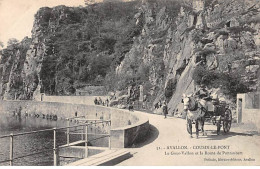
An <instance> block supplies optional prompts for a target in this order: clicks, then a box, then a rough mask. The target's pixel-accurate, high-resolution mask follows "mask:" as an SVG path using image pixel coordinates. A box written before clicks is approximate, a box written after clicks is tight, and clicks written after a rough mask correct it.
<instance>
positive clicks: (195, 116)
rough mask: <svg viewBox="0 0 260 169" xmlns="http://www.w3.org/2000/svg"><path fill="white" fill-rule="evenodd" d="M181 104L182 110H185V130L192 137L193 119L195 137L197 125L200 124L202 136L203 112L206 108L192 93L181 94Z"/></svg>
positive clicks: (197, 133) (197, 130) (197, 135)
mask: <svg viewBox="0 0 260 169" xmlns="http://www.w3.org/2000/svg"><path fill="white" fill-rule="evenodd" d="M182 101H183V105H184V111H186V112H187V116H186V119H187V131H188V133H189V134H190V137H191V138H192V122H193V121H195V128H196V138H198V137H199V125H200V126H201V131H202V134H203V136H204V135H205V133H204V122H205V113H206V111H207V110H206V109H205V107H204V106H203V104H202V103H201V102H199V101H197V100H196V99H195V98H194V96H193V95H189V96H186V95H185V94H184V95H183V100H182Z"/></svg>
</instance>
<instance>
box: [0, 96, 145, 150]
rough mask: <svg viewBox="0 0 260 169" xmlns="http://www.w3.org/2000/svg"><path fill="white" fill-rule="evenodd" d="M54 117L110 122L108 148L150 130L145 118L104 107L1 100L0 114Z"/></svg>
mask: <svg viewBox="0 0 260 169" xmlns="http://www.w3.org/2000/svg"><path fill="white" fill-rule="evenodd" d="M18 111H21V114H22V115H23V114H25V113H28V114H31V115H35V114H37V115H39V116H40V117H41V116H43V114H44V115H45V116H46V115H52V116H53V115H56V116H57V118H58V120H59V119H65V118H71V117H75V112H77V116H85V117H86V118H87V119H103V120H109V119H111V147H113V148H124V147H128V146H131V145H132V144H133V143H134V142H135V141H137V140H139V139H142V137H144V135H146V133H147V131H148V129H149V121H148V118H146V117H144V116H143V115H142V114H140V113H138V112H129V111H128V110H123V109H115V108H111V107H104V106H94V105H84V104H70V103H57V102H38V101H0V114H1V113H13V112H18Z"/></svg>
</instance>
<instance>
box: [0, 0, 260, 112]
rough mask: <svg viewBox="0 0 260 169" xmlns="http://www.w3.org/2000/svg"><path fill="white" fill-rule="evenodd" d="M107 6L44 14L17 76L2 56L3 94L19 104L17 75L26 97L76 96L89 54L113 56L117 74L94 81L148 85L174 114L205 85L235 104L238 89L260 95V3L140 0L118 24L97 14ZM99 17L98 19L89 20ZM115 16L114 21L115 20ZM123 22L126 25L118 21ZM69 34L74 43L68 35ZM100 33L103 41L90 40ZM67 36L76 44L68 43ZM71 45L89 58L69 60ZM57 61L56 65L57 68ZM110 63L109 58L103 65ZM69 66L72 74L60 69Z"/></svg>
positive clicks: (149, 96) (123, 86)
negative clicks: (189, 95)
mask: <svg viewBox="0 0 260 169" xmlns="http://www.w3.org/2000/svg"><path fill="white" fill-rule="evenodd" d="M116 3H119V2H116ZM116 3H115V4H113V5H115V6H116ZM125 3H126V2H125ZM109 7H110V9H113V7H112V8H111V5H110V6H109V4H108V5H107V4H106V6H105V7H102V5H101V8H99V6H98V7H96V6H95V5H94V6H92V7H91V8H88V9H87V10H86V11H85V10H84V9H80V10H81V11H82V12H83V13H84V12H85V14H83V13H81V14H80V17H78V15H76V14H78V13H77V12H76V14H75V12H74V16H75V17H73V16H72V14H73V9H72V8H69V9H68V8H66V7H64V6H60V7H55V8H53V9H51V8H42V9H41V10H39V11H38V13H37V14H36V16H35V22H34V27H33V30H32V39H31V40H30V43H28V46H26V47H27V52H26V55H23V56H20V55H21V54H20V53H19V52H18V51H17V52H14V53H12V57H13V58H14V57H15V58H16V60H17V61H18V60H20V62H21V63H23V66H21V68H20V69H19V71H18V72H15V71H12V70H16V69H17V68H16V67H15V65H16V64H12V63H15V62H13V61H8V59H7V57H5V59H1V65H2V66H1V67H0V70H1V77H2V80H1V82H0V83H1V92H2V96H4V97H5V98H7V99H10V98H11V99H14V93H17V91H15V92H14V91H13V87H12V85H10V84H12V79H14V77H15V74H17V75H19V74H20V77H21V79H22V80H21V81H23V84H24V85H23V88H22V89H19V91H20V93H25V95H26V96H23V97H26V98H29V99H33V98H34V97H36V95H37V93H40V92H45V93H46V92H47V93H49V94H57V93H59V92H60V93H63V94H64V93H67V94H73V89H72V88H73V87H75V84H76V82H82V81H84V78H85V77H90V76H91V74H88V71H89V70H91V69H93V67H95V65H97V64H96V62H91V63H90V64H89V63H88V62H87V61H86V60H88V59H86V60H84V57H85V56H86V55H93V56H95V57H103V56H105V57H106V58H110V59H111V58H112V59H111V60H110V61H109V65H108V67H110V68H111V69H109V71H108V69H106V71H105V73H100V74H99V76H98V75H96V77H95V78H93V77H92V79H93V80H95V81H97V82H100V81H102V82H103V79H102V78H104V79H105V80H104V84H103V85H105V86H106V85H107V88H109V89H110V90H113V91H116V90H121V91H127V89H128V87H129V86H133V87H137V86H139V85H142V86H143V87H144V89H143V92H144V95H145V98H146V99H145V101H146V102H148V103H150V106H151V107H153V105H154V104H155V103H157V102H158V101H159V100H166V101H167V102H168V104H169V108H170V110H169V112H170V113H174V112H176V110H177V109H179V107H181V106H180V101H181V99H182V94H183V93H186V94H187V93H191V92H194V90H195V89H196V85H197V84H199V83H204V84H206V85H207V86H208V87H209V88H218V89H220V90H221V92H222V93H223V95H226V97H227V98H229V99H231V100H232V98H234V96H235V94H236V93H238V92H248V91H256V90H257V89H258V90H259V87H258V86H259V77H260V76H259V70H260V69H259V64H260V48H259V47H260V46H259V45H260V39H259V31H260V29H259V28H260V20H259V18H260V12H259V10H260V9H259V8H260V5H259V2H258V1H257V0H250V1H242V0H241V1H240V0H237V1H232V0H227V1H226V0H225V1H224V0H215V1H209V0H206V1H202V0H196V1H191V0H185V1H183V2H181V1H174V0H166V1H159V0H142V1H141V2H138V3H134V5H132V6H131V7H129V8H127V10H126V9H125V10H124V16H123V15H122V16H121V15H119V16H116V19H115V16H114V15H109V16H111V17H110V18H109V17H107V18H106V17H105V16H107V15H104V16H102V17H100V14H98V12H95V11H98V10H99V13H100V11H102V10H107V8H109ZM114 9H119V8H116V7H114ZM93 11H94V12H93ZM107 11H109V10H107ZM110 11H111V10H110ZM113 12H114V13H116V12H118V11H116V10H115V11H113ZM94 14H95V17H96V16H98V17H97V18H96V19H93V18H92V20H90V19H89V18H91V17H92V16H93V15H94ZM123 17H125V18H123ZM77 18H80V19H77ZM113 19H114V20H116V21H113V22H111V20H113ZM124 19H125V20H126V22H121V21H120V20H124ZM92 23H93V24H94V25H95V24H96V25H97V27H95V28H96V29H92V28H93V26H91V24H92ZM97 23H98V24H97ZM126 23H130V24H129V25H126ZM68 25H70V27H68ZM86 25H90V26H86ZM71 27H75V29H74V30H72V29H71ZM121 27H122V30H123V31H122V30H121ZM64 28H66V29H64ZM115 28H116V29H115ZM61 30H62V31H63V32H62V31H61ZM64 32H66V33H67V34H71V35H72V36H74V35H75V37H76V38H70V37H68V36H67V37H64V34H66V33H64ZM94 32H95V33H96V34H97V36H96V37H95V38H92V37H91V34H92V33H94ZM107 32H110V33H111V32H115V34H112V35H110V34H108V33H107ZM108 37H109V38H110V39H109V38H108ZM111 37H113V38H111ZM114 37H116V38H114ZM66 38H67V39H70V40H71V41H73V43H74V44H76V45H72V44H73V43H72V44H70V45H67V46H66V45H64V43H65V42H66V40H67V39H66ZM60 39H63V41H61V40H60ZM75 39H77V40H75ZM100 39H102V43H101V41H100ZM107 39H109V40H107ZM97 41H98V43H96V42H97ZM66 43H67V42H66ZM107 44H112V45H107ZM63 46H65V47H64V48H62V47H63ZM71 46H75V49H73V52H72V55H75V57H74V60H75V59H78V58H80V57H81V58H83V61H82V59H81V60H80V61H78V62H77V63H75V62H74V61H73V59H72V60H71V62H65V61H64V60H65V59H64V58H66V59H69V58H70V57H69V56H67V55H66V54H64V53H62V50H66V49H67V48H70V47H71ZM106 46H108V47H106ZM101 47H103V48H104V50H103V48H102V50H100V49H101ZM105 47H106V48H105ZM5 52H7V49H6V50H4V51H3V53H5ZM68 52H71V51H68ZM84 52H88V53H84ZM84 54H85V55H84ZM9 55H11V54H9ZM4 56H7V54H4ZM10 57H11V56H10ZM89 60H91V59H89ZM52 61H55V62H56V63H57V64H55V65H54V66H52V64H51V63H50V62H52ZM11 62H12V63H11ZM105 63H108V62H107V60H106V61H105V62H103V63H102V64H105ZM110 63H111V64H110ZM11 65H14V66H11ZM72 65H76V66H75V67H74V66H72ZM63 67H68V69H66V70H65V69H64V71H59V70H60V69H62V68H63ZM71 67H73V68H71ZM102 69H103V68H102ZM68 70H70V72H68ZM72 70H73V71H72ZM100 70H101V69H100ZM46 72H49V73H46ZM57 72H59V73H57ZM64 72H65V73H64ZM75 72H76V73H75ZM84 72H85V73H84ZM64 74H65V75H64ZM69 74H73V77H77V75H78V74H84V78H83V77H79V78H78V79H77V78H76V79H75V78H74V79H73V78H70V79H69V78H68V77H70V75H69ZM80 79H83V80H82V81H80ZM100 79H101V80H100ZM109 79H110V80H109ZM111 79H112V80H111ZM228 79H229V80H228ZM85 80H86V78H85ZM99 80H100V81H99ZM100 83H101V82H100ZM81 87H82V86H81ZM137 91H138V90H137ZM133 95H134V94H133ZM137 95H138V94H137ZM11 96H12V97H11ZM135 96H136V95H135ZM134 99H137V98H133V100H134ZM178 111H179V110H178Z"/></svg>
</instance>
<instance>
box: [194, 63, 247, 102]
mask: <svg viewBox="0 0 260 169" xmlns="http://www.w3.org/2000/svg"><path fill="white" fill-rule="evenodd" d="M192 78H193V80H194V82H195V84H197V85H199V84H204V85H206V86H208V87H209V88H220V89H221V90H222V92H223V94H225V95H227V96H229V97H230V99H231V100H233V101H235V100H236V99H235V98H236V95H237V94H238V93H246V92H249V91H250V90H249V88H248V85H247V83H246V82H244V81H242V80H241V74H240V73H239V72H230V73H224V72H217V71H209V70H207V69H206V67H205V66H203V65H199V66H197V67H196V68H195V70H194V73H193V76H192Z"/></svg>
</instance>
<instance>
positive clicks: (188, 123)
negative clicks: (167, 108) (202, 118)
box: [187, 119, 192, 134]
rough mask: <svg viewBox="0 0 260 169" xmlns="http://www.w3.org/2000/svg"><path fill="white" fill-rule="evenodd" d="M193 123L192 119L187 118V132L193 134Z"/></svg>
mask: <svg viewBox="0 0 260 169" xmlns="http://www.w3.org/2000/svg"><path fill="white" fill-rule="evenodd" d="M191 125H192V121H191V120H188V119H187V132H188V133H189V134H191V132H192V131H191V130H190V126H191Z"/></svg>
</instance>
